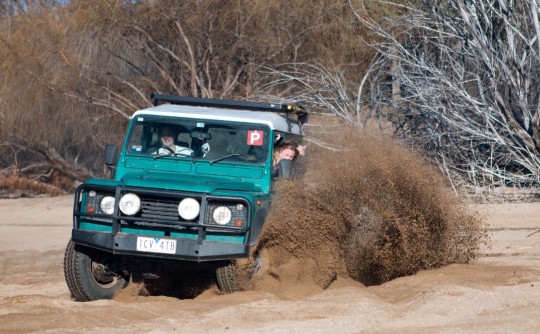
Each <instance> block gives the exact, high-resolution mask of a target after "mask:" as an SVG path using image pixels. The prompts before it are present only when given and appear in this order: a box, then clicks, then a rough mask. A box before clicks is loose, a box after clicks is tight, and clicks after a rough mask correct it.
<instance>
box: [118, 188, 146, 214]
mask: <svg viewBox="0 0 540 334" xmlns="http://www.w3.org/2000/svg"><path fill="white" fill-rule="evenodd" d="M118 207H119V208H120V211H122V213H123V214H125V215H128V216H133V215H134V214H136V213H137V212H139V210H140V209H141V199H140V198H139V196H137V195H135V194H132V193H128V194H125V195H124V196H122V198H120V203H118Z"/></svg>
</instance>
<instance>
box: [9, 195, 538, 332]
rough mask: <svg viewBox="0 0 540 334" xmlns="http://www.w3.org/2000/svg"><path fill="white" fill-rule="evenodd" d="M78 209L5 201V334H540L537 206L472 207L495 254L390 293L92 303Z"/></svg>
mask: <svg viewBox="0 0 540 334" xmlns="http://www.w3.org/2000/svg"><path fill="white" fill-rule="evenodd" d="M71 206H72V197H71V196H64V197H54V198H31V199H29V198H21V199H5V200H0V229H1V234H0V267H1V269H0V333H32V332H39V333H80V332H84V333H142V332H145V333H170V332H173V331H185V332H191V333H201V332H202V333H213V332H226V333H252V332H257V333H276V332H277V333H280V332H282V333H315V332H320V333H359V332H370V333H396V332H399V333H419V332H422V333H538V332H540V276H539V273H540V232H539V231H540V204H539V203H533V204H527V203H523V204H497V205H476V206H474V207H473V208H474V209H475V210H476V211H478V212H479V213H480V214H482V215H484V216H485V218H484V220H485V222H486V223H487V224H488V230H489V233H490V237H491V243H492V245H491V247H490V248H486V249H485V250H484V251H483V253H484V255H483V256H482V257H481V258H480V259H479V260H478V261H477V262H476V263H475V264H471V265H450V266H447V267H445V268H441V269H438V270H432V271H423V272H419V273H418V274H416V275H414V276H410V277H404V278H400V279H396V280H393V281H391V282H387V283H385V284H383V285H380V286H373V287H364V286H363V285H361V284H360V283H357V282H355V281H349V280H347V279H338V280H337V281H335V282H334V283H333V284H332V285H331V286H330V288H328V289H326V290H321V289H320V288H318V287H317V286H310V285H307V286H306V285H302V284H296V283H286V282H285V283H284V282H281V283H278V282H276V284H275V285H272V284H266V285H265V286H266V287H267V288H266V290H255V291H248V292H240V293H234V294H231V295H220V294H219V292H218V291H217V289H216V288H215V287H211V288H210V289H208V290H206V291H204V292H203V293H202V294H200V295H199V296H198V297H196V298H195V299H184V300H181V299H178V298H173V297H166V296H151V297H143V296H136V295H135V294H130V293H129V291H128V292H126V293H123V296H122V297H121V298H117V299H115V300H102V301H95V302H89V303H78V302H74V301H72V300H71V299H70V295H69V292H68V289H67V286H66V284H65V283H64V277H63V271H62V270H63V268H62V259H63V250H64V247H65V245H66V243H67V241H68V239H69V236H70V232H71V215H70V214H71ZM537 232H538V233H537ZM128 290H129V287H128Z"/></svg>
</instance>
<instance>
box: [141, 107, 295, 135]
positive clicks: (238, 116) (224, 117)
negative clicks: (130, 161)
mask: <svg viewBox="0 0 540 334" xmlns="http://www.w3.org/2000/svg"><path fill="white" fill-rule="evenodd" d="M139 115H152V116H166V117H183V118H192V119H205V120H219V121H232V122H240V123H256V124H266V125H268V126H269V127H270V128H271V129H273V130H278V131H282V132H289V133H293V134H302V129H301V128H300V126H299V125H298V123H297V122H295V121H294V120H290V121H289V122H288V121H287V118H286V117H285V116H282V115H280V114H278V113H275V112H264V111H250V110H235V109H224V108H209V107H193V106H185V105H175V104H162V105H159V106H157V107H151V108H147V109H141V110H138V111H136V112H135V113H134V114H133V115H132V116H131V117H132V118H133V117H135V116H139ZM289 123H290V126H291V129H290V130H289Z"/></svg>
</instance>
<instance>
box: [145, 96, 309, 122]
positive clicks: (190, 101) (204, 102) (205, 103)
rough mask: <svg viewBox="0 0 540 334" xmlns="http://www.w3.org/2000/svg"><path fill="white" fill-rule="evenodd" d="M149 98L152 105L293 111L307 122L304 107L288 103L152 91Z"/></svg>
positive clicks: (299, 119) (300, 120) (299, 120)
mask: <svg viewBox="0 0 540 334" xmlns="http://www.w3.org/2000/svg"><path fill="white" fill-rule="evenodd" d="M150 98H151V99H152V100H153V104H154V106H158V105H159V104H160V103H162V102H166V103H171V104H178V105H187V106H196V107H213V108H228V109H242V110H246V109H247V110H252V111H271V112H279V113H286V114H289V113H293V114H296V115H297V116H298V122H300V123H302V124H304V123H306V122H307V110H306V109H305V108H304V107H301V106H292V105H289V104H281V103H263V102H247V101H233V100H220V99H207V98H201V97H189V96H177V95H161V94H154V93H152V94H150ZM287 118H288V117H287Z"/></svg>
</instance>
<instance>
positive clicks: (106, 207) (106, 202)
mask: <svg viewBox="0 0 540 334" xmlns="http://www.w3.org/2000/svg"><path fill="white" fill-rule="evenodd" d="M99 207H100V208H101V211H103V213H105V214H107V215H112V214H113V212H114V197H112V196H105V197H103V198H102V199H101V202H99Z"/></svg>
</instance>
